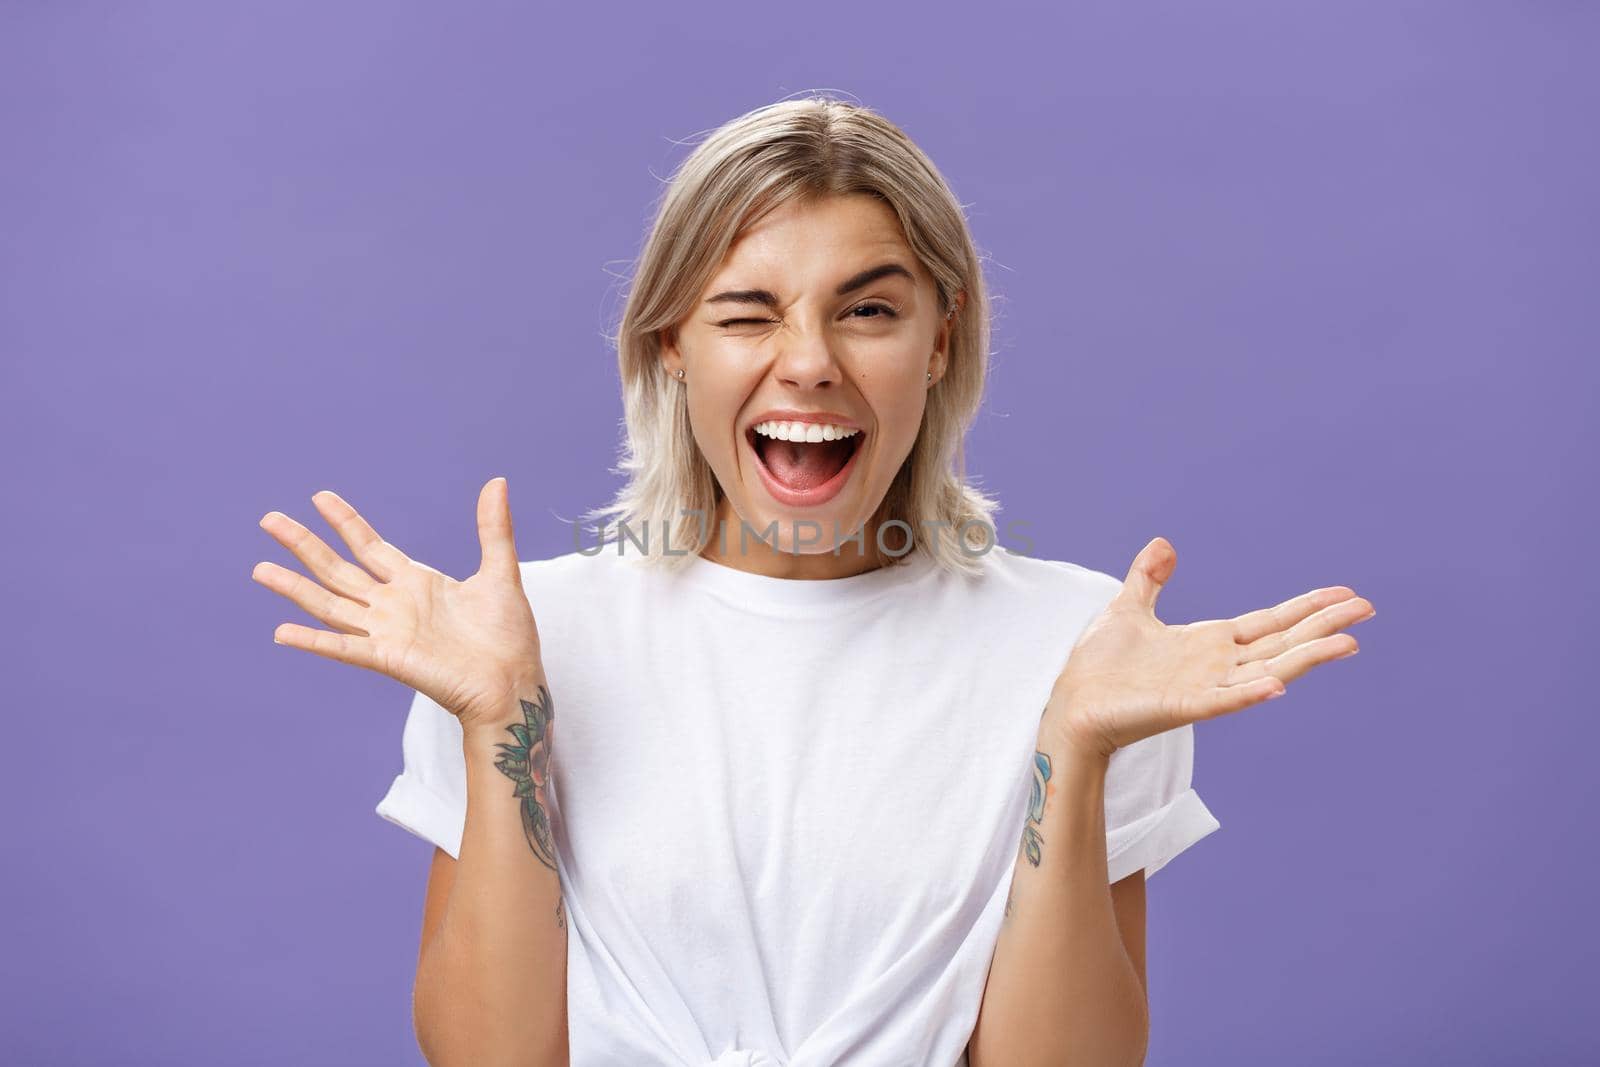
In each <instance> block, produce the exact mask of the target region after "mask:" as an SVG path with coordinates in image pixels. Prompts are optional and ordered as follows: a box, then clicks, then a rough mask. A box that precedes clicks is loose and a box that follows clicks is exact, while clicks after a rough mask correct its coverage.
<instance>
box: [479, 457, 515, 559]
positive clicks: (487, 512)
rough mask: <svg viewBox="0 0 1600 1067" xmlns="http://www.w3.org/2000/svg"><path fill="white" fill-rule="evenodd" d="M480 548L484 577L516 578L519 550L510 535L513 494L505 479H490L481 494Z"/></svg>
mask: <svg viewBox="0 0 1600 1067" xmlns="http://www.w3.org/2000/svg"><path fill="white" fill-rule="evenodd" d="M478 544H479V545H480V546H482V548H483V563H482V565H480V566H479V568H478V571H479V573H481V574H498V575H500V576H501V577H507V578H517V577H518V576H519V569H518V567H517V546H516V542H515V541H514V540H513V537H512V532H511V491H510V488H509V487H508V486H507V484H506V480H505V479H504V478H491V479H489V481H488V482H487V483H486V484H485V485H484V487H483V489H482V490H480V491H479V493H478Z"/></svg>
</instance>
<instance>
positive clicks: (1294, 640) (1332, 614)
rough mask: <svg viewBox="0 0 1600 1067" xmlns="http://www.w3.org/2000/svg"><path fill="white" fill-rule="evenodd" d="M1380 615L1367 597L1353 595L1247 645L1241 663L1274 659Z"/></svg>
mask: <svg viewBox="0 0 1600 1067" xmlns="http://www.w3.org/2000/svg"><path fill="white" fill-rule="evenodd" d="M1376 614H1377V612H1376V611H1374V610H1373V608H1372V602H1371V601H1369V600H1368V599H1367V598H1366V597H1359V596H1352V597H1350V598H1349V599H1348V600H1341V601H1338V602H1337V603H1334V604H1329V605H1328V606H1327V607H1325V608H1322V609H1321V610H1320V611H1315V612H1312V613H1311V614H1310V615H1308V616H1306V617H1305V618H1303V619H1301V620H1300V621H1299V622H1297V623H1295V624H1294V625H1293V626H1291V627H1289V628H1288V629H1287V630H1279V631H1278V632H1277V633H1270V634H1267V635H1266V636H1265V637H1259V638H1257V639H1256V640H1254V641H1252V642H1250V643H1249V644H1248V645H1244V646H1243V647H1242V648H1241V649H1240V655H1239V662H1240V663H1249V662H1251V661H1252V660H1258V659H1270V658H1271V657H1273V656H1277V655H1281V654H1282V653H1284V652H1287V651H1288V650H1289V649H1291V648H1293V647H1295V646H1296V645H1299V644H1304V643H1305V642H1307V641H1310V640H1313V639H1315V638H1318V637H1326V636H1328V635H1329V634H1334V633H1338V632H1339V631H1340V630H1343V629H1344V628H1345V627H1347V626H1353V625H1355V624H1356V623H1358V622H1363V621H1365V620H1367V619H1370V618H1372V616H1374V615H1376Z"/></svg>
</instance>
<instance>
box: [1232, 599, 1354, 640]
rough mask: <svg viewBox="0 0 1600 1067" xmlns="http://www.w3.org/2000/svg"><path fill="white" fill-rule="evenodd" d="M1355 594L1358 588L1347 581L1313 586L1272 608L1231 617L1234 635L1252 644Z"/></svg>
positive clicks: (1237, 638)
mask: <svg viewBox="0 0 1600 1067" xmlns="http://www.w3.org/2000/svg"><path fill="white" fill-rule="evenodd" d="M1355 595H1356V592H1355V590H1354V589H1350V588H1348V587H1347V586H1343V585H1332V586H1328V587H1326V588H1323V589H1313V590H1311V592H1309V593H1301V594H1300V595H1299V596H1297V597H1292V598H1290V599H1288V600H1285V601H1284V602H1283V603H1281V604H1274V605H1273V606H1272V607H1270V608H1261V609H1259V610H1257V611H1249V612H1246V613H1245V614H1243V615H1236V616H1234V617H1233V618H1232V619H1229V620H1228V621H1229V622H1231V623H1233V639H1234V640H1235V641H1237V642H1238V643H1239V644H1241V645H1244V644H1249V643H1250V642H1252V641H1257V640H1259V639H1261V638H1263V637H1265V636H1267V635H1268V634H1271V633H1277V632H1278V631H1280V630H1287V629H1288V628H1289V627H1291V626H1293V625H1294V624H1295V623H1297V622H1299V621H1300V620H1301V619H1303V618H1305V617H1306V616H1307V615H1310V614H1311V613H1312V612H1314V611H1320V610H1321V609H1323V608H1325V607H1327V606H1328V605H1329V604H1337V603H1339V602H1340V601H1342V600H1348V599H1350V598H1351V597H1353V596H1355Z"/></svg>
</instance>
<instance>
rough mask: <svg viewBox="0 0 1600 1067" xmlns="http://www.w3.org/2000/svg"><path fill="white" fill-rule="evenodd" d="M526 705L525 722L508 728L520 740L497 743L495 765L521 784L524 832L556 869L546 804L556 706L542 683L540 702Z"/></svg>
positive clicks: (541, 859) (537, 852) (536, 851)
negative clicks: (499, 752) (511, 743)
mask: <svg viewBox="0 0 1600 1067" xmlns="http://www.w3.org/2000/svg"><path fill="white" fill-rule="evenodd" d="M518 702H519V703H520V704H521V705H522V718H523V721H522V722H514V723H512V724H511V725H510V726H507V727H506V729H507V730H509V731H511V735H512V736H513V737H515V738H516V739H517V743H516V744H514V745H508V744H504V743H501V744H497V745H496V746H495V747H496V748H498V749H500V750H501V753H502V754H501V755H500V756H499V757H497V758H496V760H495V764H494V765H495V766H496V767H498V768H500V773H501V774H503V775H505V776H506V777H507V778H510V779H511V780H512V781H513V782H516V783H517V788H516V789H515V790H513V792H512V795H513V796H516V797H520V798H521V799H522V832H523V833H524V834H526V835H527V838H528V845H529V846H530V847H531V848H532V849H533V854H534V855H535V856H537V857H539V862H540V863H542V864H544V865H545V866H546V867H549V868H550V869H551V870H552V871H553V870H555V869H556V850H555V842H554V839H553V837H552V836H551V833H550V813H549V811H548V810H547V809H546V807H545V803H546V792H547V790H548V789H549V787H550V745H551V742H552V741H554V740H555V734H554V727H555V715H556V713H555V708H554V706H553V705H552V702H551V700H550V691H549V690H548V689H546V688H545V687H544V685H543V684H541V685H540V686H539V699H538V702H537V703H530V702H529V701H526V700H520V699H519V701H518Z"/></svg>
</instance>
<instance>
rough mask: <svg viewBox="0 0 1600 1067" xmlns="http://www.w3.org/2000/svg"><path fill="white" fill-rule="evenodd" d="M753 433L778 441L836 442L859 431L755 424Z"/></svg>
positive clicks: (828, 425) (829, 426) (828, 426)
mask: <svg viewBox="0 0 1600 1067" xmlns="http://www.w3.org/2000/svg"><path fill="white" fill-rule="evenodd" d="M755 431H756V433H758V434H761V435H762V436H763V437H772V438H776V439H777V440H779V441H808V442H815V441H838V440H840V439H841V438H845V437H854V436H855V435H856V434H858V433H860V432H861V431H860V430H853V429H851V428H849V427H847V426H834V425H832V424H831V423H821V422H760V423H757V424H756V427H755Z"/></svg>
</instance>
